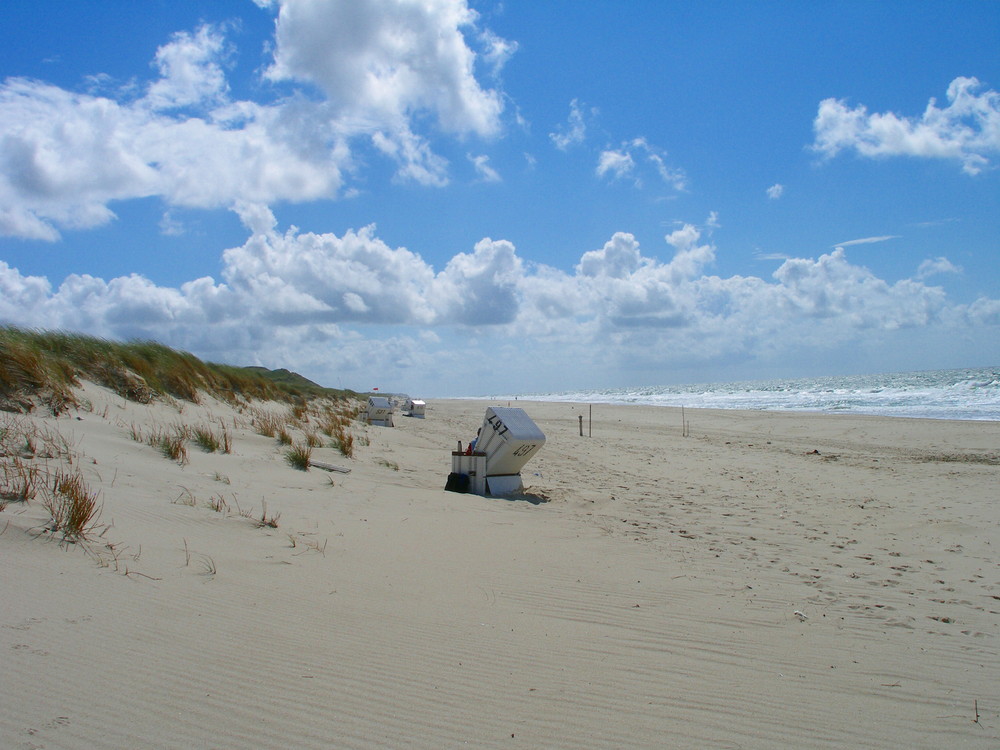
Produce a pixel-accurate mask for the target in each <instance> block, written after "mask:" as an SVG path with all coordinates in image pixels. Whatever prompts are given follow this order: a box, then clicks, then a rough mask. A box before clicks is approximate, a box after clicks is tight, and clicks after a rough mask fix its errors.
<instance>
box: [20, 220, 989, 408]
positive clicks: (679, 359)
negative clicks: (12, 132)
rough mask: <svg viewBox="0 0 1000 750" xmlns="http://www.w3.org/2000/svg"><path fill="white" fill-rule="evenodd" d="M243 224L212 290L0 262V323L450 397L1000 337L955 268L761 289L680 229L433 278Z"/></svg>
mask: <svg viewBox="0 0 1000 750" xmlns="http://www.w3.org/2000/svg"><path fill="white" fill-rule="evenodd" d="M238 212H239V215H240V218H241V220H242V221H243V223H244V224H245V225H246V227H247V229H248V232H249V233H250V234H249V237H248V238H247V240H246V241H245V242H244V243H243V244H242V245H240V246H238V247H233V248H230V249H229V250H226V251H225V252H224V253H223V256H222V274H221V277H222V278H221V280H215V279H212V278H208V277H205V278H199V279H194V280H192V281H189V282H187V283H185V284H182V285H181V286H180V287H177V288H172V287H161V286H157V285H156V284H154V283H152V282H151V281H149V280H148V279H145V278H143V277H141V276H137V275H131V276H125V277H119V278H115V279H111V280H110V281H105V280H103V279H99V278H95V277H92V276H88V275H71V276H68V277H67V278H66V279H64V280H62V281H61V282H60V283H58V285H55V284H54V283H53V282H52V281H50V280H49V279H46V278H43V277H37V276H23V275H21V274H20V272H19V271H18V270H17V269H15V268H11V267H9V266H8V265H6V264H4V263H2V262H0V320H3V321H5V322H9V323H14V324H18V325H24V326H37V327H43V328H55V329H62V328H65V329H72V330H82V331H85V332H88V333H91V334H95V335H99V336H106V337H110V338H154V339H157V340H160V341H163V342H165V343H168V344H170V345H172V346H177V347H180V348H184V349H188V350H190V351H193V352H195V353H196V354H199V355H200V356H203V357H206V358H209V359H212V360H214V361H232V362H237V363H242V364H246V363H250V364H264V365H265V366H277V365H278V364H280V365H282V366H292V367H296V368H299V369H300V370H301V369H308V370H309V371H311V372H313V373H316V376H317V377H321V376H322V374H323V373H326V374H327V375H328V377H329V378H330V379H329V380H328V381H327V382H330V383H335V382H336V380H334V379H333V377H334V374H335V375H336V378H345V377H346V378H351V377H357V378H359V379H363V380H367V379H368V378H369V377H370V374H369V373H370V372H371V371H372V370H373V368H374V369H377V370H378V371H380V372H384V373H396V374H397V375H398V377H399V378H400V379H402V380H404V381H412V380H414V379H416V380H421V379H422V380H421V382H427V383H430V382H437V383H440V384H441V385H439V386H438V387H439V388H441V387H448V388H455V389H456V391H455V392H458V391H463V392H468V387H470V386H468V385H467V386H466V388H464V389H463V388H462V386H461V384H462V383H466V384H467V383H469V382H470V381H469V380H468V379H469V378H470V377H472V376H473V374H476V377H480V376H482V377H486V376H485V375H483V373H484V372H489V371H490V370H491V368H489V367H486V366H485V363H486V362H488V361H489V362H494V361H497V360H498V358H499V359H500V360H502V361H503V362H504V368H506V369H505V372H507V373H510V372H514V371H517V370H518V369H521V370H524V371H528V370H531V369H532V368H537V367H538V366H541V363H549V364H552V365H556V364H558V365H560V366H561V367H563V368H565V367H566V363H567V362H571V361H587V358H592V357H593V353H594V352H601V366H605V365H606V366H608V367H609V368H611V369H612V370H620V369H621V368H623V367H631V366H638V365H639V364H641V365H642V366H644V367H651V368H654V369H655V368H656V367H661V368H662V367H666V366H668V365H678V364H684V363H687V364H690V363H692V362H713V361H730V360H731V359H732V358H733V357H739V358H768V357H781V356H788V355H790V354H791V353H792V352H793V350H794V351H795V352H798V353H800V352H801V351H802V350H804V349H813V350H816V351H829V350H831V349H832V348H835V347H837V346H847V345H851V344H852V343H853V344H854V345H857V344H860V343H863V342H868V341H880V340H882V339H883V337H885V336H887V335H891V334H892V333H893V332H895V331H904V330H911V331H933V332H937V333H938V334H941V333H943V332H947V333H948V335H951V336H953V337H955V338H956V339H958V338H959V337H960V336H962V335H965V334H969V333H971V332H973V331H975V330H977V329H978V330H980V331H983V330H984V329H985V328H992V327H996V326H998V325H1000V301H997V300H991V299H988V298H983V299H980V300H977V301H976V302H975V303H973V304H972V305H956V304H953V303H950V302H949V301H948V299H947V296H946V295H945V292H944V291H943V290H942V289H941V288H940V287H935V286H929V285H927V284H925V283H924V282H923V279H925V278H927V277H928V276H930V275H932V274H935V273H953V272H957V271H958V270H960V269H957V268H956V267H955V266H953V265H952V264H951V263H950V262H948V261H947V260H946V259H944V258H938V259H935V260H929V261H927V262H925V263H924V264H922V265H921V267H920V269H919V271H918V272H917V274H916V276H915V278H913V279H904V280H901V281H898V282H895V283H890V282H888V281H886V280H884V279H881V278H879V277H877V276H876V275H874V274H873V273H872V272H871V271H870V270H868V269H866V268H864V267H862V266H858V265H855V264H854V263H852V262H851V261H850V260H849V258H848V256H847V251H846V250H845V249H844V248H842V247H841V248H837V249H836V250H834V251H832V252H830V253H828V254H824V255H821V256H820V257H819V258H789V259H787V260H785V261H784V262H783V263H782V264H781V266H780V267H779V268H778V269H777V270H776V271H775V272H774V273H773V275H772V276H771V277H770V278H769V279H765V278H759V277H753V276H750V277H744V276H729V277H719V276H716V275H713V274H712V273H711V271H712V268H713V266H714V265H715V261H716V256H717V254H718V249H717V248H716V246H715V244H714V243H713V242H712V241H711V240H710V239H706V237H705V235H704V234H703V230H702V229H699V228H698V227H697V226H695V225H693V224H683V225H681V226H679V227H678V228H676V229H675V230H674V231H672V232H670V233H669V234H667V235H666V236H665V237H664V244H663V245H662V246H661V248H660V250H662V251H663V253H664V254H665V256H666V257H663V258H661V257H657V254H655V253H654V254H649V253H645V252H644V251H643V249H642V248H641V247H640V244H639V242H638V240H637V239H636V238H635V236H634V235H632V234H629V233H627V232H617V233H615V234H614V235H613V236H612V237H611V238H610V239H609V240H608V241H607V242H606V243H604V245H603V246H602V247H601V248H599V249H595V250H589V251H586V252H583V253H581V255H580V259H579V262H578V263H577V264H576V265H575V266H574V267H573V268H572V269H570V270H560V269H556V268H551V267H548V266H545V265H542V264H537V263H531V262H527V261H525V260H524V259H522V258H521V257H520V256H519V255H518V253H517V250H516V248H515V247H514V245H513V244H512V243H511V242H509V241H507V240H495V239H490V238H485V239H483V240H481V241H480V242H478V243H476V245H475V247H474V248H473V249H472V250H471V251H470V252H467V253H458V254H456V255H455V256H454V257H452V258H451V259H450V260H449V261H448V262H447V263H446V264H445V266H444V268H442V269H440V270H437V269H435V268H433V267H432V266H431V265H430V264H428V263H427V262H426V261H425V260H424V259H423V258H421V257H420V256H419V255H418V254H416V253H413V252H412V251H410V250H408V249H406V248H404V247H390V246H389V245H387V244H386V243H385V242H383V241H382V240H381V239H379V237H378V236H377V232H376V229H375V227H374V226H366V227H362V228H361V229H358V230H350V231H347V232H345V233H343V234H342V235H340V236H338V235H334V234H315V233H311V232H302V231H300V230H298V229H296V228H294V227H292V228H289V229H287V230H285V231H282V230H281V229H280V228H279V226H278V222H277V221H276V220H275V217H274V215H273V214H272V212H271V211H270V210H269V209H268V208H267V207H266V206H263V205H261V204H253V203H243V204H241V205H240V206H239V207H238ZM992 335H994V334H993V333H992V332H990V333H988V334H987V333H981V334H979V338H982V337H983V336H992ZM484 368H485V370H484ZM508 377H509V374H508V375H504V382H506V383H508V385H507V386H506V387H510V386H509V380H508ZM484 382H485V381H484ZM446 383H450V384H451V385H447V386H446V385H445V384H446ZM347 384H348V385H349V386H350V385H354V386H357V387H367V383H364V384H360V385H359V384H358V383H351V382H348V383H347Z"/></svg>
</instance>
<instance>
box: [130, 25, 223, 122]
mask: <svg viewBox="0 0 1000 750" xmlns="http://www.w3.org/2000/svg"><path fill="white" fill-rule="evenodd" d="M224 52H225V42H224V39H223V37H222V35H221V34H220V33H219V32H218V31H217V30H215V29H213V28H212V27H210V26H202V27H201V28H199V29H198V30H197V31H196V32H195V33H194V34H190V33H188V32H183V31H182V32H178V33H176V34H174V35H173V38H172V40H171V41H170V43H169V44H166V45H164V46H163V47H160V49H159V50H157V52H156V67H157V69H158V70H159V71H160V78H159V79H158V80H157V81H155V82H154V83H153V84H152V85H151V86H150V87H149V91H148V92H147V94H146V97H145V104H146V105H147V106H149V107H150V108H151V109H155V110H163V109H172V108H176V107H187V106H191V105H203V104H206V103H220V102H222V101H223V100H224V99H225V98H226V94H227V92H228V88H229V87H228V84H227V83H226V74H225V72H224V71H223V70H222V67H221V65H220V61H221V59H222V57H223V54H224Z"/></svg>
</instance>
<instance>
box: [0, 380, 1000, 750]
mask: <svg viewBox="0 0 1000 750" xmlns="http://www.w3.org/2000/svg"><path fill="white" fill-rule="evenodd" d="M84 396H85V398H86V399H88V400H87V402H86V404H85V408H82V409H80V410H77V411H72V412H70V413H69V414H66V415H63V416H61V417H59V418H58V419H55V418H51V417H47V418H46V417H44V416H38V415H36V416H32V417H31V418H30V419H31V424H32V425H33V426H34V427H37V428H38V429H39V430H41V431H45V434H48V435H50V436H52V435H56V434H57V435H58V436H59V439H60V440H61V441H62V445H63V446H64V448H68V450H69V453H67V454H65V455H64V456H63V458H59V457H58V456H54V457H53V458H51V459H44V458H43V457H41V456H40V455H36V457H35V458H34V459H26V460H33V461H47V463H48V464H49V466H50V467H51V466H52V465H55V464H57V463H59V462H60V461H62V462H65V461H66V460H72V461H73V462H74V463H73V465H74V466H78V467H80V468H81V469H82V471H83V472H84V475H85V477H86V479H87V482H88V483H89V486H90V487H91V488H92V489H93V490H95V491H97V490H99V491H100V500H101V502H102V504H103V506H102V514H101V518H100V526H99V527H98V528H97V529H95V533H94V534H93V535H92V537H93V538H92V540H91V541H90V542H87V543H80V544H66V543H62V544H61V543H59V540H58V538H55V537H53V535H51V534H46V533H43V532H42V529H43V528H44V524H45V522H46V519H47V518H48V516H47V513H46V512H45V511H44V509H42V508H41V507H40V506H39V505H38V504H37V503H28V504H23V503H10V504H8V505H7V507H6V509H5V510H4V511H3V512H2V513H0V530H2V534H0V565H2V568H3V577H2V582H0V597H2V602H3V604H2V610H0V653H2V654H3V668H2V672H0V675H2V676H0V687H2V701H0V747H3V748H181V747H183V748H292V747H294V748H333V747H336V748H378V747H386V748H390V747H391V748H400V747H407V748H450V747H476V748H500V747H502V748H518V747H520V748H619V747H630V748H639V747H642V748H662V747H682V748H687V747H706V748H708V747H711V748H772V747H795V748H811V747H814V748H831V747H866V748H900V747H927V748H937V747H949V748H959V747H969V748H996V747H998V746H1000V656H998V653H1000V640H998V636H1000V566H998V552H1000V549H998V548H1000V502H998V501H1000V491H998V487H1000V482H998V481H997V480H998V478H1000V423H996V422H992V423H991V422H948V421H926V420H915V419H888V418H874V417H863V416H832V415H821V414H789V413H764V412H725V411H710V410H698V411H692V410H687V412H686V413H685V416H686V419H687V421H688V425H687V428H686V430H685V429H684V428H682V423H681V412H680V411H679V410H674V409H670V408H649V407H639V406H636V407H627V406H606V405H594V406H593V421H592V423H591V422H590V412H589V411H588V407H587V406H580V405H572V404H557V403H528V402H516V403H514V404H511V405H515V406H521V407H523V408H524V409H526V411H527V412H528V413H529V415H530V416H531V417H532V418H533V419H534V420H535V422H536V423H537V424H538V425H539V427H540V428H541V429H542V430H543V432H544V433H545V434H546V436H547V442H546V445H545V447H544V448H543V449H542V451H541V452H540V453H539V454H538V455H537V456H536V457H535V458H534V459H532V461H531V462H530V463H529V464H528V465H527V466H526V467H525V470H524V472H523V476H524V481H525V485H526V494H525V495H524V496H523V497H519V498H516V499H500V498H486V497H479V496H474V495H460V494H456V493H449V492H445V491H444V484H445V481H446V478H447V474H448V471H449V468H450V451H451V450H452V449H453V447H454V446H455V444H456V441H458V440H462V441H467V440H468V439H469V438H471V437H472V436H473V435H474V434H475V430H476V428H477V427H478V426H479V425H480V424H481V421H482V417H483V413H484V410H485V408H486V407H487V406H489V405H491V404H492V403H493V402H488V401H471V400H469V401H464V400H454V401H430V402H429V403H428V406H427V417H426V419H423V420H419V419H412V418H407V417H404V416H401V415H399V414H397V416H396V419H395V422H396V424H395V427H392V428H387V427H372V426H363V425H360V424H358V425H357V426H355V428H354V432H355V434H356V436H357V439H358V445H357V446H356V451H355V456H354V457H353V458H351V459H348V458H345V457H343V456H341V455H339V454H338V453H337V452H336V451H334V450H332V449H330V448H320V449H317V450H316V451H315V452H314V455H313V458H314V459H318V460H322V461H326V462H329V463H331V464H335V465H337V466H340V467H343V468H349V469H350V473H339V472H327V471H323V470H320V469H318V468H315V467H314V468H312V469H310V470H309V471H300V470H296V469H294V468H292V467H291V466H290V465H289V464H288V463H287V462H286V460H285V458H284V454H283V451H284V450H285V449H283V448H282V447H281V446H279V445H278V443H277V442H276V441H275V440H274V439H271V438H265V437H263V436H261V435H258V434H256V433H255V432H254V430H253V429H252V427H251V425H250V423H249V417H248V415H247V413H243V414H240V413H238V412H236V411H233V410H232V409H230V408H229V407H227V406H225V405H223V404H220V403H217V402H214V401H211V400H210V399H206V400H205V403H203V404H201V405H193V404H167V403H157V404H154V405H151V406H141V405H136V404H133V403H127V402H124V401H123V400H122V399H121V398H119V397H116V396H114V395H113V394H111V393H109V392H107V391H104V390H103V389H100V388H97V387H95V386H89V385H88V386H86V387H85V389H84ZM501 405H507V402H502V403H501ZM271 406H272V408H273V409H274V410H275V411H279V410H283V409H285V407H280V406H278V405H271ZM580 415H583V416H584V421H583V429H584V433H585V434H584V436H583V437H581V436H580V434H579V427H580V422H579V419H578V417H579V416H580ZM0 417H2V418H3V419H4V420H7V422H6V423H7V424H8V425H9V424H10V420H11V419H14V417H12V416H9V415H0ZM21 419H23V418H21ZM175 424H187V425H189V426H194V425H198V424H214V425H221V424H226V425H227V429H229V430H230V431H231V434H232V436H233V448H232V453H231V454H228V455H227V454H222V453H206V452H203V451H202V450H200V449H199V448H197V447H196V446H194V445H193V444H191V445H190V446H189V447H188V451H189V454H188V457H189V462H188V463H187V464H186V465H183V466H182V465H180V464H178V463H177V462H174V461H171V460H169V459H167V458H165V457H164V456H163V455H161V454H160V453H159V452H157V451H156V450H154V449H153V448H151V447H150V446H149V445H146V444H144V443H142V442H137V441H135V440H134V439H132V437H131V436H130V431H132V430H134V429H136V428H138V429H139V430H140V431H141V430H147V429H150V428H152V427H153V426H154V425H159V426H161V427H170V426H171V425H175ZM685 432H686V433H687V434H685ZM588 433H589V434H588ZM298 437H299V435H298V434H296V438H298ZM220 499H221V500H224V501H225V505H228V510H226V508H225V507H221V508H218V506H219V505H220V503H219V500H220ZM213 503H214V504H215V505H216V506H217V508H218V509H213V508H212V507H211V505H212V504H213ZM239 510H242V511H244V513H245V516H249V518H248V517H245V516H244V515H241V514H240V512H239ZM262 515H263V516H265V517H266V518H268V519H273V518H275V517H276V519H277V520H276V522H277V526H276V527H270V526H262V527H261V526H259V525H258V524H256V523H254V522H253V521H254V519H258V520H259V519H260V517H261V516H262Z"/></svg>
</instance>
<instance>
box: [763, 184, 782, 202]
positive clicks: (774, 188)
mask: <svg viewBox="0 0 1000 750" xmlns="http://www.w3.org/2000/svg"><path fill="white" fill-rule="evenodd" d="M784 194H785V186H784V185H782V184H781V183H780V182H776V183H775V184H773V185H771V187H769V188H768V189H767V197H768V198H770V199H771V200H778V198H780V197H781V196H782V195H784Z"/></svg>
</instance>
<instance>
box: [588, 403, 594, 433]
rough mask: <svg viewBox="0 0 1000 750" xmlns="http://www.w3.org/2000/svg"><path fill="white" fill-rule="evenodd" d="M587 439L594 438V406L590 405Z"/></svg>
mask: <svg viewBox="0 0 1000 750" xmlns="http://www.w3.org/2000/svg"><path fill="white" fill-rule="evenodd" d="M587 437H594V405H593V404H590V414H589V415H588V417H587Z"/></svg>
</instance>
